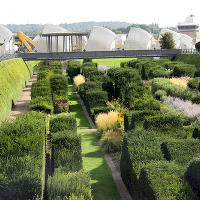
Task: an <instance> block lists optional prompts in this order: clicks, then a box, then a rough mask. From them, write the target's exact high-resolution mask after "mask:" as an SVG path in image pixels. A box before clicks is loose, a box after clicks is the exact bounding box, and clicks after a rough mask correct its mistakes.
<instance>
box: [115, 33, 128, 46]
mask: <svg viewBox="0 0 200 200" xmlns="http://www.w3.org/2000/svg"><path fill="white" fill-rule="evenodd" d="M126 37H127V35H126V34H117V36H116V38H115V49H116V50H121V49H123V48H124V44H125V42H126Z"/></svg>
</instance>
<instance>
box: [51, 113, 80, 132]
mask: <svg viewBox="0 0 200 200" xmlns="http://www.w3.org/2000/svg"><path fill="white" fill-rule="evenodd" d="M49 130H50V132H51V133H56V132H60V131H68V130H69V131H73V132H75V131H76V130H77V124H76V118H75V116H73V115H69V114H66V113H61V114H57V115H53V116H52V117H51V119H50V121H49Z"/></svg>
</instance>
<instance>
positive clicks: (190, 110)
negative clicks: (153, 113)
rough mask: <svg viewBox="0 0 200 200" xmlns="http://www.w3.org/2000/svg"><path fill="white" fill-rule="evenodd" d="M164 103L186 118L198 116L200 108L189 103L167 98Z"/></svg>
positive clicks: (175, 98)
mask: <svg viewBox="0 0 200 200" xmlns="http://www.w3.org/2000/svg"><path fill="white" fill-rule="evenodd" d="M164 103H167V104H170V105H171V106H172V107H173V108H174V109H175V110H180V111H182V112H183V113H184V114H185V115H186V116H187V117H194V116H197V115H200V106H198V105H197V104H193V103H192V102H191V101H188V100H182V99H180V98H177V97H168V98H167V99H166V100H165V101H164Z"/></svg>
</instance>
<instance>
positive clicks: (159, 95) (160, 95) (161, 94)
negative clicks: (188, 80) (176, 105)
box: [154, 90, 167, 101]
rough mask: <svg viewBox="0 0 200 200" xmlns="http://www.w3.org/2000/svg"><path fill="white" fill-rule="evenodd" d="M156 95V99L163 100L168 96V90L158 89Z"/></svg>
mask: <svg viewBox="0 0 200 200" xmlns="http://www.w3.org/2000/svg"><path fill="white" fill-rule="evenodd" d="M154 96H155V98H156V99H158V100H160V101H163V100H164V99H165V98H166V97H167V92H166V91H165V90H157V91H156V92H155V94H154Z"/></svg>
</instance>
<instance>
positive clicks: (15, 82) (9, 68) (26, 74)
mask: <svg viewBox="0 0 200 200" xmlns="http://www.w3.org/2000/svg"><path fill="white" fill-rule="evenodd" d="M26 63H27V66H26V64H25V62H24V61H23V60H22V59H20V58H16V59H11V60H6V61H2V62H1V63H0V85H1V86H0V113H1V114H0V122H2V121H4V120H5V119H6V117H7V116H8V114H9V112H10V111H11V108H12V105H13V104H15V103H16V102H17V100H18V98H19V96H20V95H21V92H22V90H23V88H24V86H25V84H26V82H27V81H28V80H29V79H30V76H31V75H32V73H33V67H34V65H35V64H36V63H37V62H26Z"/></svg>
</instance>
